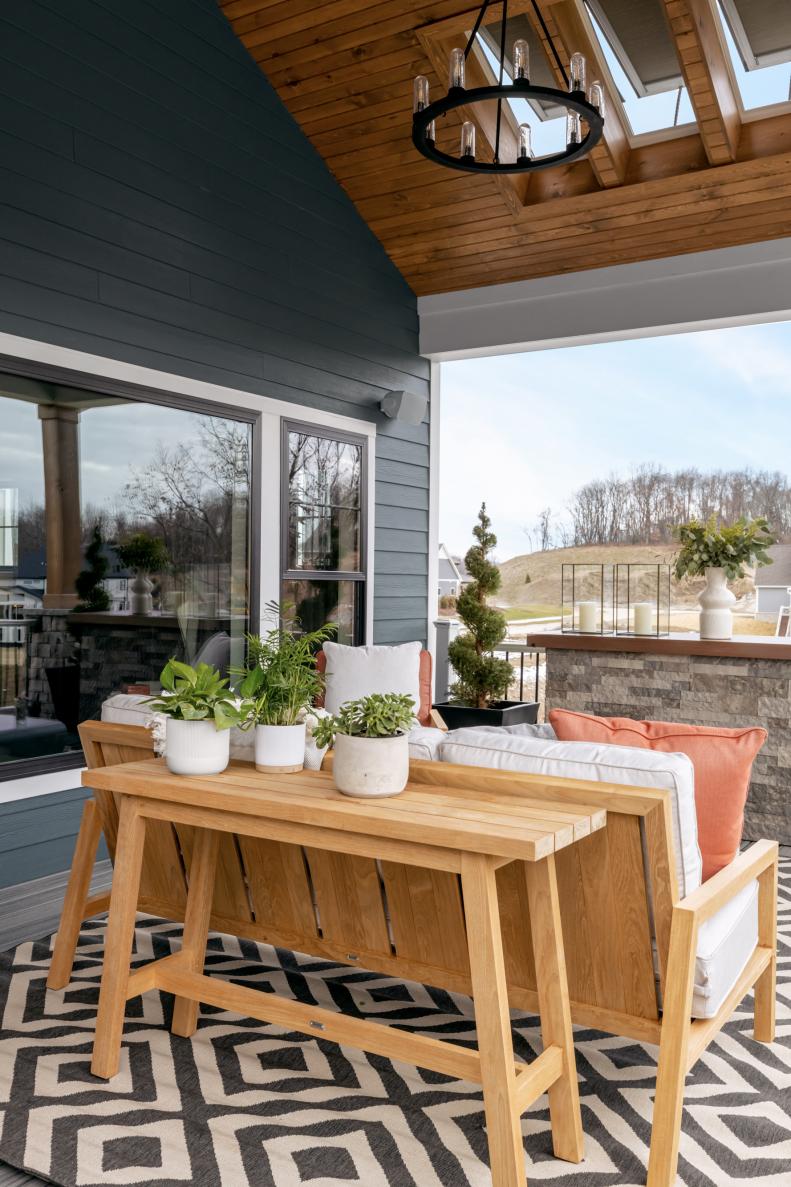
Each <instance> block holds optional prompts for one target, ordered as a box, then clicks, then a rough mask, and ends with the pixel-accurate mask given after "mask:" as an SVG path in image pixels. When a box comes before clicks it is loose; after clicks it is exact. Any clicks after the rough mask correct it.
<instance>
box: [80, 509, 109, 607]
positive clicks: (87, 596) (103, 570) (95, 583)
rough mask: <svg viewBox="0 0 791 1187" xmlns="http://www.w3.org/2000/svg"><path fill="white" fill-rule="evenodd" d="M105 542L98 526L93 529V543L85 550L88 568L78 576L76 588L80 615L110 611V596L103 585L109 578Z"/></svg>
mask: <svg viewBox="0 0 791 1187" xmlns="http://www.w3.org/2000/svg"><path fill="white" fill-rule="evenodd" d="M103 549H104V541H103V540H102V533H101V531H100V530H99V526H98V524H97V525H96V527H95V528H94V529H93V534H92V536H91V542H90V544H89V545H88V547H87V548H86V549H85V559H86V561H87V562H88V567H87V568H86V569H83V570H82V571H81V572H80V573H78V574H77V579H76V581H75V582H74V588H75V589H76V591H77V596H78V597H79V599H80V600H79V602H78V603H77V605H76V606H75V607H74V609H75V610H76V611H78V612H79V613H82V614H85V613H87V612H88V611H89V610H94V611H95V610H109V608H110V595H109V594H108V592H107V590H106V589H105V588H104V586H103V585H102V582H103V581H104V579H105V577H106V576H107V568H108V566H107V560H106V559H105V556H104V551H103Z"/></svg>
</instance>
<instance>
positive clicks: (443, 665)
mask: <svg viewBox="0 0 791 1187" xmlns="http://www.w3.org/2000/svg"><path fill="white" fill-rule="evenodd" d="M434 627H435V630H436V639H437V642H436V651H435V655H436V664H435V665H434V700H435V702H436V703H437V704H441V703H442V702H443V701H447V699H448V687H449V685H450V683H451V669H450V661H449V660H448V645H449V644H450V643H451V641H452V640H453V639H455V638H456V636H457V635H458V634H459V632H460V631H461V629H462V625H461V623H460V622H459V620H458V619H457V618H438V619H436V621H435V623H434Z"/></svg>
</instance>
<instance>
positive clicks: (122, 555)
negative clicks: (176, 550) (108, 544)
mask: <svg viewBox="0 0 791 1187" xmlns="http://www.w3.org/2000/svg"><path fill="white" fill-rule="evenodd" d="M116 551H117V553H118V558H119V560H120V561H121V564H122V565H123V566H124V568H126V569H132V570H133V571H134V572H135V573H160V572H161V571H162V570H163V569H166V568H167V567H168V565H169V564H170V556H169V554H168V550H167V548H166V547H165V541H164V540H162V539H161V538H160V537H159V536H149V535H148V534H147V533H146V532H135V533H134V535H133V536H130V537H129V539H128V540H123V541H122V542H121V543H120V544H119V545H117V547H116Z"/></svg>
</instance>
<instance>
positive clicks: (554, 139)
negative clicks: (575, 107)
mask: <svg viewBox="0 0 791 1187" xmlns="http://www.w3.org/2000/svg"><path fill="white" fill-rule="evenodd" d="M477 42H478V45H479V46H480V47H481V49H482V51H483V54H484V57H485V58H486V61H487V62H488V63H489V66H490V68H491V70H492V71H493V72H494V75H495V77H497V74H498V73H499V70H500V63H499V62H498V61H497V58H496V57H495V55H494V54H493V53H492V51H491V49H490V48H489V46H488V45H487V43H486V41H485V40H484V39H483V37H481V35H480V34H478V37H477ZM506 65H509V63H506ZM510 77H511V76H510V73H509V78H510ZM512 81H513V80H512ZM508 107H509V108H510V110H511V114H512V115H513V117H514V119H515V120H516V122H517V124H529V125H530V132H531V143H532V146H533V152H534V154H535V155H536V156H537V157H548V156H552V155H553V154H554V153H558V152H562V151H563V149H564V148H565V147H566V113H565V111H564V112H563V114H562V115H561V116H558V117H556V118H549V119H547V118H546V117H545V116H544V115H543V113H542V114H539V112H538V111H537V109H536V108H535V107H533V104H532V103H528V101H527V100H526V99H509V101H508Z"/></svg>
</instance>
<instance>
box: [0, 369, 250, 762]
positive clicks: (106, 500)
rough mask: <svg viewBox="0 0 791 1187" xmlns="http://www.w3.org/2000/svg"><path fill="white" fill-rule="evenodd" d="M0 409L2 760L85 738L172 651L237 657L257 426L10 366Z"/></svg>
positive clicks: (2, 381) (65, 747)
mask: <svg viewBox="0 0 791 1187" xmlns="http://www.w3.org/2000/svg"><path fill="white" fill-rule="evenodd" d="M0 424H2V427H3V431H2V434H0V764H3V763H8V762H11V761H14V760H19V759H26V758H33V757H42V756H47V755H58V754H63V753H66V752H69V751H77V750H79V738H78V736H77V732H76V730H77V725H78V723H79V722H80V721H81V720H84V719H86V718H90V717H97V716H99V714H100V712H101V706H102V703H103V701H105V700H106V699H107V698H108V697H109V696H111V695H113V694H115V693H121V692H125V691H128V690H130V689H140V690H141V692H142V691H143V690H145V689H148V688H151V690H152V691H155V689H156V679H157V677H158V675H159V672H160V671H161V669H162V667H163V665H164V664H165V662H166V661H167V659H168V658H170V656H172V655H176V656H178V657H179V658H183V659H186V660H188V661H190V662H194V661H195V660H196V659H198V658H202V659H206V660H207V661H208V662H212V663H215V664H216V665H217V666H219V667H227V666H228V665H229V663H236V662H239V660H240V659H241V653H242V648H243V638H244V632H245V630H247V629H248V623H249V604H248V603H249V559H248V554H249V536H250V524H249V515H250V445H251V428H250V425H249V424H247V423H242V422H239V421H236V420H234V419H232V418H230V417H216V416H207V415H204V414H201V413H198V412H192V411H187V410H184V409H177V408H171V407H165V406H161V405H156V404H146V403H143V402H139V401H129V400H123V399H119V398H117V397H107V396H102V395H101V394H96V393H93V392H87V391H79V390H77V389H72V388H67V387H63V386H60V385H51V384H46V383H43V382H38V381H32V380H22V379H19V378H17V377H13V376H0ZM0 771H2V766H1V765H0ZM19 773H23V772H21V771H20V772H19Z"/></svg>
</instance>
